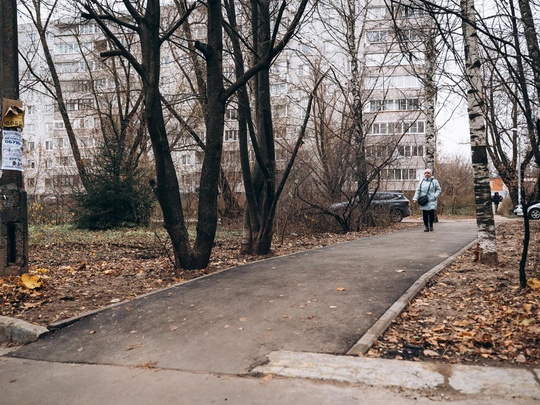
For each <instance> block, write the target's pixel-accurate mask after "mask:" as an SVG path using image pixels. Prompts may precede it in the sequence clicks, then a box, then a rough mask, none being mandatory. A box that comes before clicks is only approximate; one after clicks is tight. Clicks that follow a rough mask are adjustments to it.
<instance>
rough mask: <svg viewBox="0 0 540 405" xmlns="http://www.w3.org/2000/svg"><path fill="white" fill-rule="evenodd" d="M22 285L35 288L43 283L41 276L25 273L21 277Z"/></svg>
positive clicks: (31, 288) (30, 288)
mask: <svg viewBox="0 0 540 405" xmlns="http://www.w3.org/2000/svg"><path fill="white" fill-rule="evenodd" d="M20 285H21V286H23V287H25V288H28V289H29V290H35V289H36V288H41V287H42V285H43V283H42V282H41V279H40V278H39V276H31V275H29V274H28V273H24V274H23V275H22V276H21V278H20Z"/></svg>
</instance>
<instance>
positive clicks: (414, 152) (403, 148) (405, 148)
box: [397, 145, 424, 157]
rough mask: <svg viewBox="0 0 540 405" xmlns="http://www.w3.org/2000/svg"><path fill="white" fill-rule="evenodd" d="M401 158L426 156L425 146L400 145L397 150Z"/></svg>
mask: <svg viewBox="0 0 540 405" xmlns="http://www.w3.org/2000/svg"><path fill="white" fill-rule="evenodd" d="M397 152H398V155H399V156H400V157H413V156H420V157H422V156H424V146H423V145H400V146H398V148H397Z"/></svg>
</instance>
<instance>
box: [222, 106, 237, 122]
mask: <svg viewBox="0 0 540 405" xmlns="http://www.w3.org/2000/svg"><path fill="white" fill-rule="evenodd" d="M225 118H226V119H228V120H236V119H238V110H237V109H236V108H227V109H226V110H225Z"/></svg>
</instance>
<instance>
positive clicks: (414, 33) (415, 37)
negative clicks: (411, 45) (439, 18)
mask: <svg viewBox="0 0 540 405" xmlns="http://www.w3.org/2000/svg"><path fill="white" fill-rule="evenodd" d="M398 38H399V39H400V40H402V41H405V42H415V41H420V39H421V38H420V34H419V33H418V30H413V29H409V30H399V32H398Z"/></svg>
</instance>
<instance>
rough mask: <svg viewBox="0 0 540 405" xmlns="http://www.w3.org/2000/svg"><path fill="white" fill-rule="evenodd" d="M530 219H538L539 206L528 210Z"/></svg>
mask: <svg viewBox="0 0 540 405" xmlns="http://www.w3.org/2000/svg"><path fill="white" fill-rule="evenodd" d="M529 218H530V219H540V208H533V209H531V210H530V211H529Z"/></svg>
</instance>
